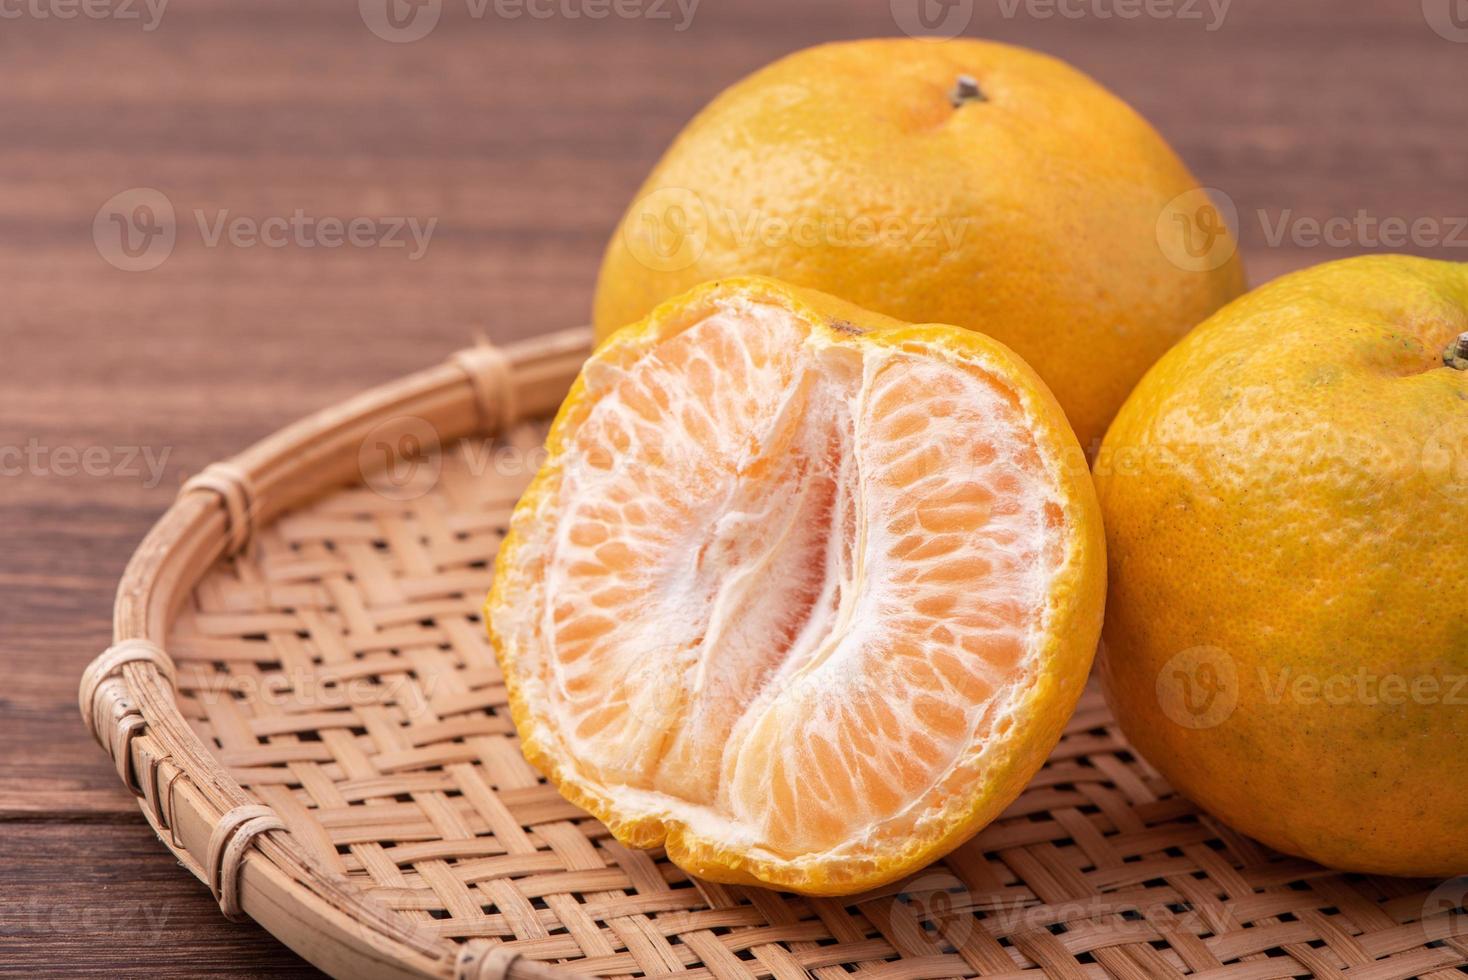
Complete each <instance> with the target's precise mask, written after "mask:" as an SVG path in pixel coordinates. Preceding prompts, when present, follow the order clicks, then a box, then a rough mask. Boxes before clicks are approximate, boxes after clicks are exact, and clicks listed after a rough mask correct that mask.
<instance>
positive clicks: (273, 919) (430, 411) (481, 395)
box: [78, 327, 592, 980]
mask: <svg viewBox="0 0 1468 980" xmlns="http://www.w3.org/2000/svg"><path fill="white" fill-rule="evenodd" d="M591 347H592V333H591V328H590V327H578V328H574V329H570V330H564V331H560V332H557V333H552V334H547V335H543V336H539V337H535V338H531V339H529V340H525V341H521V342H518V343H514V344H510V345H507V346H505V347H504V348H503V349H501V348H497V347H495V346H493V345H490V344H487V343H480V344H478V345H476V346H473V347H470V348H466V349H464V350H461V351H458V352H457V353H455V354H454V355H452V356H451V357H450V358H449V359H448V360H447V361H445V362H444V363H442V364H440V365H438V366H437V367H433V368H429V369H427V370H423V371H419V372H417V373H415V374H412V375H409V376H407V377H404V378H400V379H397V380H394V381H390V382H387V383H385V384H382V385H379V386H377V387H375V388H371V389H369V390H368V391H366V392H364V393H362V394H359V395H357V396H355V397H352V398H349V399H347V400H346V401H345V402H341V403H339V404H336V405H332V406H329V407H326V408H323V409H320V410H318V411H316V412H314V413H312V414H310V415H308V416H306V417H305V418H303V419H301V420H299V421H297V422H294V423H292V424H290V425H287V426H286V427H284V428H282V429H280V430H279V431H277V432H275V433H274V434H272V435H270V436H267V437H266V438H264V439H262V440H260V441H259V442H257V443H256V444H254V445H253V446H251V447H250V448H248V449H246V450H244V451H243V452H241V453H239V454H238V455H236V456H233V457H231V458H229V459H227V460H225V461H223V462H219V463H215V464H212V465H211V466H209V467H207V468H206V469H205V470H204V471H203V472H201V473H200V474H198V475H197V476H195V477H193V478H192V479H190V480H188V481H187V482H186V483H185V484H184V486H183V488H182V490H181V491H180V494H179V496H178V498H177V499H176V500H175V502H174V503H173V504H172V506H170V507H169V509H168V510H167V511H166V512H165V513H164V514H163V515H162V516H161V517H160V518H159V519H158V521H157V522H156V523H155V524H154V525H153V527H152V529H151V530H150V531H149V532H148V534H147V535H146V537H145V538H144V539H143V541H142V543H141V544H140V545H139V546H138V548H137V550H136V551H135V552H134V554H133V556H132V558H131V559H130V560H129V562H128V564H127V567H126V569H125V570H124V572H123V575H122V578H121V580H120V582H119V584H118V589H117V597H116V602H115V605H114V611H113V645H112V646H111V647H109V648H108V649H107V650H106V651H104V652H103V653H102V654H101V655H99V656H98V657H97V658H96V659H95V660H94V661H93V662H92V663H91V664H90V665H89V666H88V667H87V669H86V671H85V672H84V673H83V675H82V679H81V684H80V688H79V691H78V697H79V708H80V711H81V714H82V718H83V721H84V722H85V724H86V727H87V728H88V730H89V731H90V732H91V733H92V735H93V737H94V738H96V739H97V740H98V742H99V743H100V744H101V745H102V747H103V748H104V749H106V750H107V752H108V754H109V755H110V756H111V757H112V758H113V760H114V762H115V764H116V767H117V772H118V776H119V778H121V779H122V781H123V783H124V785H126V786H127V787H128V789H129V790H130V791H131V792H132V793H133V794H134V795H135V796H137V797H138V803H139V807H140V808H141V810H142V812H143V814H144V816H145V817H146V818H147V820H148V823H149V824H150V825H151V826H152V827H153V829H154V831H155V832H157V834H158V836H159V838H160V839H161V840H162V841H163V843H164V845H165V846H167V847H168V849H169V850H170V851H171V852H172V853H173V854H174V856H175V857H176V858H177V859H178V860H179V861H180V862H181V863H182V864H183V865H184V866H185V867H187V868H188V869H189V870H190V871H191V872H192V873H193V874H194V875H195V877H197V878H199V879H200V880H201V881H203V882H205V883H206V884H207V885H208V886H209V888H210V890H211V892H212V893H213V894H214V897H215V899H216V901H218V902H219V904H220V908H221V911H223V912H224V914H225V915H227V916H229V917H230V918H233V919H237V920H239V919H244V918H253V919H255V920H256V921H258V922H260V923H261V924H262V925H263V926H265V928H267V929H268V930H269V931H271V932H272V933H274V934H275V935H276V936H277V938H280V939H282V941H284V942H286V944H287V945H288V946H291V948H293V949H294V950H295V951H296V952H297V953H299V954H300V955H302V956H303V957H304V958H306V959H307V960H310V961H311V962H313V963H314V964H316V965H317V966H320V967H321V968H323V969H325V970H327V971H328V972H330V973H333V974H334V975H372V976H394V975H401V976H421V977H511V978H515V980H520V978H523V980H538V978H544V977H567V976H574V975H575V974H574V972H573V971H571V970H569V969H559V968H555V967H550V966H546V965H544V964H541V963H537V962H533V961H530V960H525V959H522V958H519V957H516V956H506V955H503V954H502V952H501V951H498V950H494V949H490V948H488V947H487V944H482V943H473V942H471V943H465V944H460V943H456V942H454V941H453V940H451V939H436V940H432V941H430V940H429V939H428V938H427V937H425V936H423V935H421V934H418V933H414V932H413V931H411V930H407V929H405V928H404V927H403V925H402V923H401V922H399V921H397V917H396V916H394V915H393V914H391V913H390V912H388V911H387V910H385V909H384V908H383V907H382V906H380V905H378V904H376V903H374V902H371V901H370V900H368V899H367V898H366V896H365V895H364V894H363V893H362V892H361V891H360V890H359V889H358V888H357V887H356V886H355V885H353V884H350V883H348V882H347V881H345V880H343V879H340V878H339V876H335V875H333V874H332V873H330V872H328V871H327V870H326V869H324V868H323V867H322V866H321V864H320V862H319V861H317V860H316V859H315V858H314V857H313V856H312V855H311V854H310V853H309V852H308V851H307V850H305V849H304V848H303V847H301V846H300V845H299V844H298V843H297V842H296V841H295V840H294V839H293V838H292V836H291V835H290V834H289V833H286V832H281V831H284V825H283V824H282V823H281V822H280V821H279V819H278V818H275V817H273V816H272V815H271V814H270V809H269V807H265V806H261V805H260V804H259V803H258V802H257V801H255V800H254V799H253V798H252V797H251V795H250V794H249V793H248V792H247V791H246V790H245V789H244V788H243V787H242V786H241V785H240V783H239V782H237V781H236V780H235V779H234V778H233V777H232V776H231V775H230V773H229V772H228V771H227V770H226V769H225V768H224V767H223V766H222V765H220V763H219V762H218V761H217V760H216V759H215V757H214V755H213V753H212V751H211V750H210V749H209V748H208V747H207V746H205V745H204V743H203V742H202V740H201V739H200V738H199V737H198V735H197V734H196V733H195V732H194V731H193V729H192V728H191V727H190V726H189V724H188V723H187V722H186V721H185V720H184V718H183V717H182V715H181V714H180V712H179V710H178V706H177V703H176V701H175V690H174V677H175V669H174V665H173V662H172V660H171V658H170V657H169V656H168V654H167V652H166V651H165V649H164V644H165V643H166V642H167V637H168V631H169V627H170V625H171V623H172V620H173V616H174V614H175V613H176V611H177V609H178V607H179V605H180V604H181V603H182V602H184V601H185V600H186V599H187V597H188V595H189V593H190V591H191V590H192V588H193V587H194V585H195V584H196V583H197V582H198V581H199V580H200V579H201V578H202V576H203V575H204V574H206V573H207V572H208V571H209V570H210V569H211V568H212V567H213V566H214V564H215V562H216V561H217V560H218V559H220V558H222V557H226V556H229V555H232V554H235V553H238V552H239V551H241V550H243V549H244V548H245V547H246V546H247V545H248V543H249V541H250V538H251V534H252V531H253V529H254V528H256V527H258V526H261V525H264V524H266V523H268V522H269V521H271V520H273V519H274V518H275V517H278V516H280V515H281V514H283V513H285V512H287V511H289V510H291V509H292V508H294V507H298V506H300V505H302V504H304V503H306V502H308V501H310V500H312V499H314V498H315V497H317V496H318V495H320V494H323V493H326V492H329V491H330V490H332V489H333V488H335V487H337V486H341V485H344V484H345V483H349V482H351V481H352V478H353V468H354V467H355V468H357V470H358V474H359V475H360V462H359V460H358V458H357V454H358V451H359V449H360V447H361V445H362V441H363V438H364V436H365V435H366V434H367V433H369V432H371V431H372V430H373V429H374V427H376V426H379V425H382V424H384V423H387V422H390V421H392V420H394V419H398V418H403V417H412V418H423V419H426V420H428V421H429V422H430V423H431V424H432V425H433V426H434V428H435V430H436V431H437V432H438V433H439V434H441V435H442V437H443V441H444V443H445V444H448V443H450V442H453V441H455V440H458V439H461V438H464V437H468V436H475V435H493V434H495V433H496V432H498V431H502V430H503V429H504V428H506V427H507V426H508V425H509V424H511V423H513V422H514V421H516V420H518V419H521V418H534V417H540V416H544V415H547V414H549V413H551V412H553V411H554V409H555V407H556V406H557V405H558V404H559V403H560V399H561V398H562V397H563V396H564V394H565V391H566V389H567V388H568V387H569V385H570V382H571V381H572V380H573V379H574V378H575V376H576V373H577V372H578V371H579V369H580V366H581V363H582V362H583V361H584V360H585V358H586V356H587V355H588V354H589V353H590V351H591ZM252 845H253V846H252ZM288 919H295V920H297V921H299V922H301V923H304V924H306V925H308V926H309V927H310V929H311V930H315V931H316V934H317V935H319V937H320V942H314V943H313V942H311V941H309V934H308V936H306V937H302V936H301V935H300V933H301V932H302V930H299V929H297V930H285V929H283V926H284V925H285V923H286V921H287V920H288Z"/></svg>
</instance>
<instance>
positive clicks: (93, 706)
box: [77, 639, 177, 746]
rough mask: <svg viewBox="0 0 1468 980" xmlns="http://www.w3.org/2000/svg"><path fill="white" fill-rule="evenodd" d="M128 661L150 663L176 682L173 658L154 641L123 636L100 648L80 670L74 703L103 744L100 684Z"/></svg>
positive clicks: (90, 730)
mask: <svg viewBox="0 0 1468 980" xmlns="http://www.w3.org/2000/svg"><path fill="white" fill-rule="evenodd" d="M131 663H150V664H152V665H153V666H154V667H155V668H157V670H158V673H160V674H162V675H163V676H164V677H166V678H167V679H168V683H169V685H170V686H176V682H175V678H176V677H177V672H176V671H175V670H174V666H173V658H172V657H170V656H169V655H168V653H167V652H166V651H165V650H164V649H163V648H162V647H160V646H159V645H158V644H156V643H152V642H150V641H148V640H138V639H134V640H123V641H122V642H121V643H117V644H114V645H112V646H110V647H108V648H107V649H106V650H104V651H102V653H101V655H100V656H98V657H97V659H96V660H93V661H92V662H91V663H90V664H88V665H87V669H86V670H85V671H83V672H82V683H81V687H80V688H79V689H78V691H77V707H78V708H79V709H80V710H81V713H82V721H83V722H84V723H85V724H86V726H87V732H88V733H89V734H90V735H91V736H92V738H94V739H96V740H97V741H98V742H101V743H102V744H103V745H104V746H105V745H106V744H107V742H106V741H104V740H103V738H102V725H101V719H100V718H99V717H98V715H99V714H100V713H101V711H102V709H103V705H102V704H101V702H100V699H99V696H100V695H101V693H102V690H103V685H104V684H105V683H106V682H107V681H108V680H110V679H112V678H113V677H115V676H116V675H117V674H118V673H119V672H120V671H121V670H122V668H123V666H124V665H125V664H131ZM134 710H136V709H134Z"/></svg>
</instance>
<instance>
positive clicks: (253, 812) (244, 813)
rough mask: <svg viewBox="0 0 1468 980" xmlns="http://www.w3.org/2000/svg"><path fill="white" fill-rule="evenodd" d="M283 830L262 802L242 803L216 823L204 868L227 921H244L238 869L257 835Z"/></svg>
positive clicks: (281, 825) (283, 826) (277, 819)
mask: <svg viewBox="0 0 1468 980" xmlns="http://www.w3.org/2000/svg"><path fill="white" fill-rule="evenodd" d="M285 829H286V825H285V823H284V822H283V821H282V820H281V819H280V817H278V816H276V814H275V811H274V810H272V809H270V807H268V806H266V805H265V804H263V803H242V804H240V805H239V806H237V807H234V808H233V809H231V810H229V811H227V812H226V813H225V814H224V815H223V816H222V817H220V818H219V823H217V824H215V826H214V832H213V833H211V834H210V835H209V853H208V856H207V858H206V859H205V862H204V868H205V870H206V871H207V873H208V875H209V880H208V885H209V890H210V891H211V892H213V893H214V900H215V901H216V902H218V903H219V911H221V912H223V913H224V917H225V918H226V919H229V920H231V921H233V922H242V921H244V920H245V919H246V918H247V916H246V915H245V914H244V912H243V910H242V909H241V908H240V866H241V865H242V864H244V860H245V853H246V852H247V851H248V850H249V849H250V845H251V844H252V843H253V842H254V840H255V837H256V835H258V834H263V833H266V832H267V831H271V830H285Z"/></svg>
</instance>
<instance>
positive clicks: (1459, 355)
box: [1443, 333, 1468, 371]
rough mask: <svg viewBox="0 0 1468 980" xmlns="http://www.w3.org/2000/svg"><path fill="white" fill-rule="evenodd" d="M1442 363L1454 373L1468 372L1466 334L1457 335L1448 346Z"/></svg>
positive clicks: (1467, 337) (1467, 341) (1467, 336)
mask: <svg viewBox="0 0 1468 980" xmlns="http://www.w3.org/2000/svg"><path fill="white" fill-rule="evenodd" d="M1443 363H1444V364H1446V365H1447V366H1448V367H1450V368H1452V369H1453V370H1455V371H1468V333H1460V334H1458V339H1457V340H1455V341H1453V342H1452V343H1451V344H1449V345H1448V349H1447V350H1445V351H1443Z"/></svg>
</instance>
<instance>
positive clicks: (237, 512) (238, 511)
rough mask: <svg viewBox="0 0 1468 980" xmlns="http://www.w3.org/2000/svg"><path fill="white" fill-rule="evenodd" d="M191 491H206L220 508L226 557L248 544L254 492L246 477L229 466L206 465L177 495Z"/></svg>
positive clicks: (236, 467) (252, 524)
mask: <svg viewBox="0 0 1468 980" xmlns="http://www.w3.org/2000/svg"><path fill="white" fill-rule="evenodd" d="M195 490H207V491H209V492H210V493H213V494H215V495H217V496H218V497H219V500H220V502H221V503H222V504H223V505H224V516H225V533H226V534H227V535H228V536H229V550H228V551H227V552H226V554H229V555H237V554H239V553H240V552H241V551H244V550H245V547H246V546H247V545H248V544H249V543H250V535H251V533H252V532H253V531H254V523H255V491H254V487H253V486H251V484H250V476H249V474H247V473H246V472H245V471H244V470H242V469H240V468H239V467H238V466H236V465H234V464H233V463H210V464H209V465H208V466H206V467H204V470H203V472H201V473H196V474H195V475H193V476H191V477H189V479H188V480H186V481H185V482H184V485H183V489H181V490H180V491H179V496H180V497H182V496H184V495H185V494H188V493H192V492H194V491H195Z"/></svg>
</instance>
